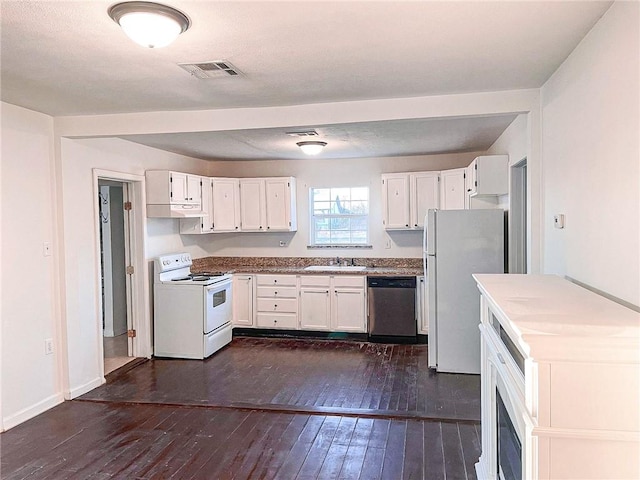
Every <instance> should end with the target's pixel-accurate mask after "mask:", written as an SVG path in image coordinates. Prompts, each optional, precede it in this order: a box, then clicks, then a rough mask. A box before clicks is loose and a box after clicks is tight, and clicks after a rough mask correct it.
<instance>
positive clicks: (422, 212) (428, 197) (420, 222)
mask: <svg viewBox="0 0 640 480" xmlns="http://www.w3.org/2000/svg"><path fill="white" fill-rule="evenodd" d="M439 182H440V172H417V173H412V174H410V175H409V189H410V192H411V201H410V202H409V210H410V212H411V225H413V228H420V229H422V228H424V217H425V216H426V215H427V210H429V209H431V208H440V185H439Z"/></svg>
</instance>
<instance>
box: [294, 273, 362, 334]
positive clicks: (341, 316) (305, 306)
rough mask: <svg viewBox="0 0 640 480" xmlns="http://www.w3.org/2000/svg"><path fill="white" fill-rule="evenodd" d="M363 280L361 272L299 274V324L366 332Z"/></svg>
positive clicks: (307, 327) (335, 329) (312, 328)
mask: <svg viewBox="0 0 640 480" xmlns="http://www.w3.org/2000/svg"><path fill="white" fill-rule="evenodd" d="M365 283H366V277H364V276H342V275H304V276H301V277H300V328H302V329H306V330H320V331H327V330H329V331H334V332H358V333H362V332H366V331H367V329H366V304H367V302H366V293H365V292H366V290H365Z"/></svg>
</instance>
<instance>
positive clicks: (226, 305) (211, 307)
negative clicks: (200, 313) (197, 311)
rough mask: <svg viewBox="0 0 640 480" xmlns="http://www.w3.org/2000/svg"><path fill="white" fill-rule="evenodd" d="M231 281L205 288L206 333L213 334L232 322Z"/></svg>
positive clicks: (204, 326)
mask: <svg viewBox="0 0 640 480" xmlns="http://www.w3.org/2000/svg"><path fill="white" fill-rule="evenodd" d="M231 315H232V312H231V279H228V280H223V281H221V282H218V283H214V284H213V285H208V286H207V287H205V295H204V325H203V328H204V333H205V334H206V333H211V332H213V331H214V330H216V329H218V328H220V327H222V326H223V325H225V324H227V323H229V322H231Z"/></svg>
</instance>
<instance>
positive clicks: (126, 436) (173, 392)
mask: <svg viewBox="0 0 640 480" xmlns="http://www.w3.org/2000/svg"><path fill="white" fill-rule="evenodd" d="M426 353H427V352H426V348H425V347H423V346H399V345H369V344H360V343H351V342H340V343H331V342H322V341H320V342H319V341H299V340H274V339H248V338H246V339H244V338H243V339H235V340H234V342H233V343H232V344H231V345H229V346H228V347H226V348H225V349H224V350H222V351H221V352H219V353H217V354H216V355H214V356H213V357H212V358H210V359H208V360H206V361H204V362H202V361H182V360H153V361H150V362H146V363H144V364H142V365H139V366H137V367H136V368H134V369H132V370H130V371H128V372H125V373H123V374H122V375H118V376H115V377H114V379H113V381H111V382H110V383H108V384H107V385H104V386H103V387H100V388H99V389H96V390H94V391H92V392H90V393H89V394H87V395H85V396H84V397H82V399H79V400H74V401H71V402H65V403H64V404H62V405H60V406H58V407H56V408H54V409H52V410H50V411H48V412H46V413H44V414H42V415H40V416H38V417H36V418H34V419H32V420H30V421H28V422H25V423H23V424H22V425H19V426H17V427H15V428H13V429H11V430H10V431H8V432H5V433H3V434H2V435H0V477H1V478H2V479H5V478H6V479H23V478H29V479H45V478H48V479H165V478H174V479H188V478H195V479H283V480H288V479H301V480H302V479H362V480H369V479H445V478H446V479H472V478H475V471H474V468H473V465H474V463H475V462H476V461H477V459H478V456H479V454H480V440H479V433H480V429H479V422H478V421H477V415H479V406H478V408H477V410H478V411H476V410H474V409H473V408H472V407H474V406H477V405H478V404H479V385H478V378H477V377H475V376H468V375H442V374H437V375H436V374H433V373H430V372H429V371H428V370H427V368H426ZM305 409H306V410H305ZM323 410H324V411H323ZM439 412H443V413H442V415H443V417H442V420H437V416H438V414H439Z"/></svg>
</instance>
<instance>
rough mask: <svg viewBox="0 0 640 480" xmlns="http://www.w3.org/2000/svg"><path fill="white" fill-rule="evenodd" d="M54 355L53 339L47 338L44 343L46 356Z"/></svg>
mask: <svg viewBox="0 0 640 480" xmlns="http://www.w3.org/2000/svg"><path fill="white" fill-rule="evenodd" d="M52 353H53V338H47V339H45V341H44V354H45V355H51V354H52Z"/></svg>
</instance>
